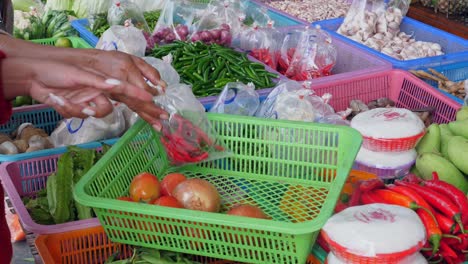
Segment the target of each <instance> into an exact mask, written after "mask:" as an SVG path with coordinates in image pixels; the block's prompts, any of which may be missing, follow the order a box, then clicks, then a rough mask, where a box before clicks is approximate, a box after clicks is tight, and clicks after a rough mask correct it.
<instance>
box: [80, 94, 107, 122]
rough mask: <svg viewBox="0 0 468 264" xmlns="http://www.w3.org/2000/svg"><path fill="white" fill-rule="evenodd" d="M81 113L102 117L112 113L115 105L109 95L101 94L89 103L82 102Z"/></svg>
mask: <svg viewBox="0 0 468 264" xmlns="http://www.w3.org/2000/svg"><path fill="white" fill-rule="evenodd" d="M81 107H82V110H81V113H83V114H85V115H87V116H92V117H96V118H101V117H105V116H107V115H109V114H110V113H112V111H113V109H114V106H113V105H112V102H110V101H109V98H107V96H105V95H103V94H100V95H98V96H96V97H94V98H92V99H91V100H90V101H88V102H87V103H83V104H81Z"/></svg>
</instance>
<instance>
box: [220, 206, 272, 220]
mask: <svg viewBox="0 0 468 264" xmlns="http://www.w3.org/2000/svg"><path fill="white" fill-rule="evenodd" d="M227 214H228V215H238V216H245V217H251V218H261V219H268V216H267V215H266V214H265V213H264V212H263V211H262V209H260V208H259V207H257V206H254V205H250V204H238V205H235V206H234V207H232V208H231V210H229V211H228V212H227Z"/></svg>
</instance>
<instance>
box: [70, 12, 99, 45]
mask: <svg viewBox="0 0 468 264" xmlns="http://www.w3.org/2000/svg"><path fill="white" fill-rule="evenodd" d="M71 25H72V27H73V28H74V29H75V30H76V31H78V33H79V34H80V37H81V38H82V39H84V40H85V41H86V42H88V44H89V45H91V46H92V47H96V45H97V43H98V41H99V38H98V37H96V36H95V35H94V34H93V33H92V32H91V31H89V30H88V28H87V27H88V25H89V22H88V19H86V18H83V19H76V20H73V21H72V22H71Z"/></svg>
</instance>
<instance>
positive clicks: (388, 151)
mask: <svg viewBox="0 0 468 264" xmlns="http://www.w3.org/2000/svg"><path fill="white" fill-rule="evenodd" d="M351 127H353V128H355V129H357V130H358V131H359V132H360V133H361V134H362V136H363V144H362V147H361V149H360V151H359V153H358V155H357V157H356V161H355V165H354V168H355V169H359V170H363V171H367V172H371V173H374V174H376V175H377V176H379V177H380V178H381V179H383V180H391V179H394V178H400V177H403V176H405V175H406V174H407V173H408V172H409V170H410V169H411V167H412V166H413V164H414V163H415V161H416V157H417V153H416V150H415V149H414V147H415V146H416V144H417V142H418V140H419V139H420V138H421V137H422V136H423V135H424V133H425V125H424V123H423V122H422V120H421V119H420V118H419V116H417V115H416V114H414V113H413V112H411V111H410V110H407V109H403V108H393V107H392V108H375V109H372V110H369V111H366V112H363V113H360V114H358V115H357V116H356V117H354V119H353V120H352V121H351Z"/></svg>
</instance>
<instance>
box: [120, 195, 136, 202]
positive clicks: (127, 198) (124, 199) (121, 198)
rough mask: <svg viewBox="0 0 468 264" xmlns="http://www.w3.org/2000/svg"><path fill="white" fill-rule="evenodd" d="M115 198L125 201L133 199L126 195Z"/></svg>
mask: <svg viewBox="0 0 468 264" xmlns="http://www.w3.org/2000/svg"><path fill="white" fill-rule="evenodd" d="M117 200H120V201H127V202H133V199H132V198H130V197H128V196H122V197H118V198H117Z"/></svg>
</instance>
